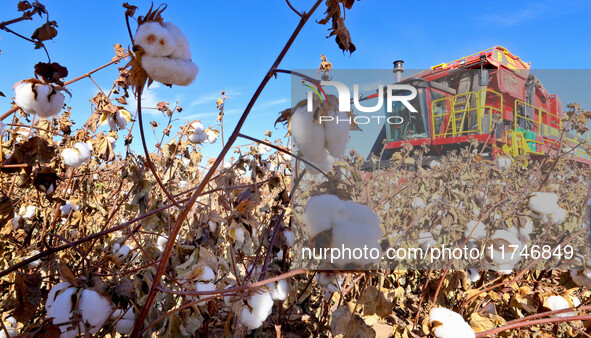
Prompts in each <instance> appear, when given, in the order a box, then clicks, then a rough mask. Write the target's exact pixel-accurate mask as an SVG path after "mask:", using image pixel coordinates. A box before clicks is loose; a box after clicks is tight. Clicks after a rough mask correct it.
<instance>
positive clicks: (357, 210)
mask: <svg viewBox="0 0 591 338" xmlns="http://www.w3.org/2000/svg"><path fill="white" fill-rule="evenodd" d="M343 204H344V205H345V208H346V209H348V210H349V220H351V221H353V222H357V223H360V224H364V225H367V227H366V230H367V231H372V232H373V234H374V236H375V237H376V238H381V237H382V235H383V230H382V227H381V226H380V217H379V216H378V214H376V213H375V212H374V211H373V210H371V208H370V207H368V206H367V205H364V204H358V203H355V202H354V201H343Z"/></svg>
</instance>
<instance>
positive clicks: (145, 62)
mask: <svg viewBox="0 0 591 338" xmlns="http://www.w3.org/2000/svg"><path fill="white" fill-rule="evenodd" d="M142 68H144V69H145V70H146V72H147V73H148V75H149V76H150V77H151V78H152V79H154V80H155V81H158V82H161V83H164V84H174V85H178V86H188V85H190V84H191V83H192V82H193V81H194V80H195V77H197V73H199V67H197V65H196V64H194V63H193V62H191V61H185V60H180V59H172V58H168V57H164V56H149V55H144V56H143V57H142Z"/></svg>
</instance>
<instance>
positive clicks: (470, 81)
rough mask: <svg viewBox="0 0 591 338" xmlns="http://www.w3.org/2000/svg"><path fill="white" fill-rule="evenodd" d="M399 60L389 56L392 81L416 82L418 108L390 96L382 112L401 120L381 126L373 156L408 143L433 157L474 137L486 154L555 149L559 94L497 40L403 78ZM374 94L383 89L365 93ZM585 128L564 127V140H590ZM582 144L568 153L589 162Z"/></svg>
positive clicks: (384, 154) (559, 123) (388, 154)
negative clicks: (578, 132) (390, 103)
mask: <svg viewBox="0 0 591 338" xmlns="http://www.w3.org/2000/svg"><path fill="white" fill-rule="evenodd" d="M402 64H403V62H402V61H396V62H394V73H395V76H396V80H397V83H401V84H411V85H413V86H414V87H415V88H417V93H418V95H417V97H416V98H415V99H414V100H413V101H412V102H411V103H412V105H413V106H414V107H420V108H418V109H417V112H415V113H413V112H410V111H408V109H406V108H405V107H404V105H402V104H400V103H399V102H395V103H394V106H393V107H392V113H387V112H386V116H392V115H395V116H400V117H402V118H403V120H404V122H403V123H402V124H399V125H396V124H385V125H384V126H383V127H382V129H381V132H380V134H379V136H378V138H377V139H376V141H375V143H374V145H373V147H372V149H371V153H370V156H371V155H372V154H373V155H376V156H378V157H380V158H381V160H389V159H390V157H391V155H392V153H393V152H395V151H396V150H398V149H400V148H401V147H403V146H404V145H405V144H407V143H409V144H411V145H412V146H415V147H418V146H422V145H423V144H425V145H428V146H429V149H430V152H429V154H428V156H431V157H433V158H436V157H438V156H443V155H445V154H446V153H448V152H449V151H452V150H457V149H460V148H462V147H465V146H467V145H468V144H469V143H470V142H471V141H473V140H476V141H478V143H479V144H480V146H481V149H484V150H485V151H486V152H483V154H484V155H486V156H488V157H490V158H495V157H497V156H499V155H500V154H506V155H510V156H518V155H520V154H529V155H530V156H531V157H532V158H540V157H543V156H546V155H548V154H552V153H553V152H555V151H556V150H557V148H558V142H556V141H557V140H558V139H559V137H560V132H559V130H560V128H561V126H562V119H561V118H562V107H561V102H560V99H559V98H558V96H557V95H550V94H549V93H548V92H547V91H546V89H545V88H544V86H543V85H542V84H541V83H540V81H539V80H538V79H537V78H536V77H535V76H534V75H533V74H530V64H529V63H525V62H523V61H522V60H521V59H520V58H519V57H517V56H515V55H513V54H511V53H510V52H509V51H508V50H507V49H505V48H503V47H501V46H495V47H493V48H490V49H487V50H484V51H482V52H479V53H475V54H472V55H469V56H467V57H464V58H461V59H458V60H455V61H452V62H449V63H442V64H439V65H437V66H434V67H432V68H431V69H429V70H426V71H423V72H421V73H418V74H415V75H413V76H411V77H408V78H405V79H402V75H401V74H402V72H403V67H402ZM378 95H385V93H376V94H373V95H370V96H367V97H366V98H364V99H372V98H377V97H378ZM586 134H587V135H584V136H581V135H572V134H570V133H567V134H566V135H565V137H564V142H565V145H567V146H572V147H575V146H576V145H577V144H578V143H580V142H588V141H589V133H586ZM384 139H385V142H384ZM581 148H582V147H578V148H577V149H576V151H574V152H573V155H572V156H571V157H572V159H574V160H575V161H578V162H583V163H587V164H591V157H589V155H588V154H586V153H585V152H584V150H583V149H581Z"/></svg>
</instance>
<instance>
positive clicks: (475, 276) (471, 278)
mask: <svg viewBox="0 0 591 338" xmlns="http://www.w3.org/2000/svg"><path fill="white" fill-rule="evenodd" d="M466 279H467V280H468V282H470V283H476V282H478V281H479V280H480V273H479V272H478V270H476V269H474V268H470V269H468V271H467V272H466Z"/></svg>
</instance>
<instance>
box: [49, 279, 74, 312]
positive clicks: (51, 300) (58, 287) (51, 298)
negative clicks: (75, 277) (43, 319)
mask: <svg viewBox="0 0 591 338" xmlns="http://www.w3.org/2000/svg"><path fill="white" fill-rule="evenodd" d="M70 286H72V284H70V283H68V282H61V283H57V284H56V285H54V287H52V288H51V290H49V294H48V295H47V302H46V303H45V308H46V309H47V308H48V307H51V306H52V305H53V303H54V301H55V300H56V297H57V293H58V292H60V291H61V290H63V289H66V288H68V287H70Z"/></svg>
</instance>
